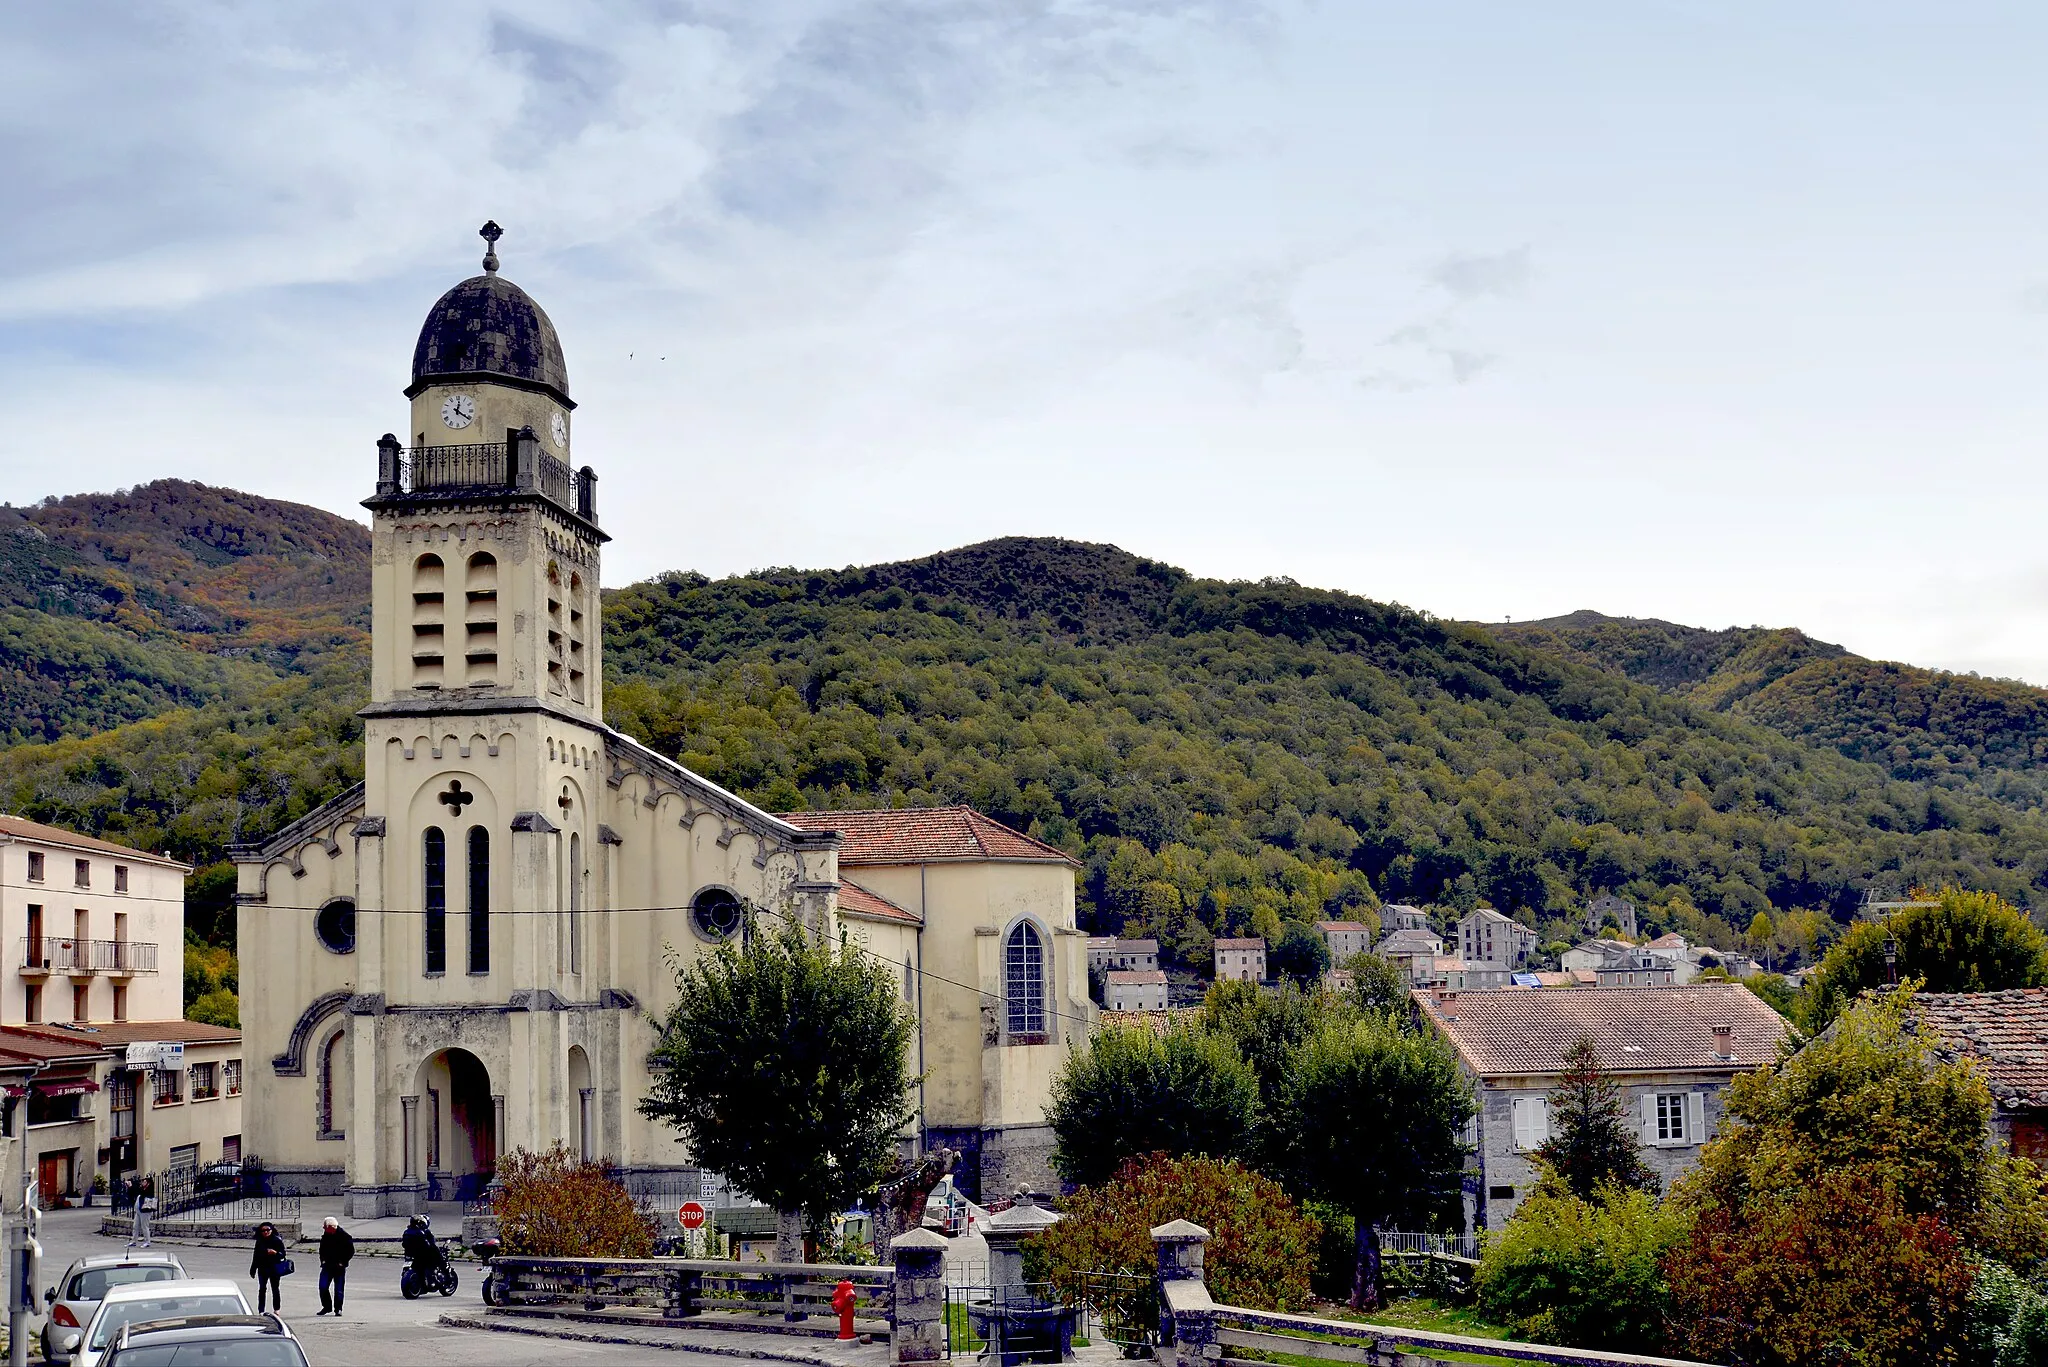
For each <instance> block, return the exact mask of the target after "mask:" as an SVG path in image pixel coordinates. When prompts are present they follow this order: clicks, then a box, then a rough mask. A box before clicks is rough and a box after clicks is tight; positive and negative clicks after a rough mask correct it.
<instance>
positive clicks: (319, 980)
mask: <svg viewBox="0 0 2048 1367" xmlns="http://www.w3.org/2000/svg"><path fill="white" fill-rule="evenodd" d="M484 235H485V237H486V238H487V240H489V241H490V243H491V244H492V245H491V249H490V250H489V252H488V253H487V254H486V256H485V258H484V273H483V274H482V275H478V276H474V277H472V278H470V279H468V280H465V281H462V282H461V283H459V284H457V285H456V286H455V287H454V288H452V289H450V290H449V291H448V292H447V293H446V294H444V295H443V296H442V297H441V299H440V300H439V301H438V302H436V303H435V305H434V307H433V310H432V312H431V313H430V314H429V315H428V317H427V320H426V322H425V324H424V325H423V327H422V328H421V331H420V336H419V341H418V345H417V346H416V348H415V350H414V355H413V366H412V382H411V383H410V384H409V385H408V386H407V388H406V390H405V394H406V397H407V398H408V400H409V401H410V405H411V407H410V415H409V416H410V421H409V422H408V424H407V431H408V433H409V435H410V440H408V441H401V440H400V439H399V438H398V437H396V436H394V435H389V434H387V435H386V436H385V437H384V438H383V440H382V441H381V442H379V443H378V448H377V470H376V486H375V492H374V493H373V495H372V496H371V497H370V498H368V499H366V500H365V504H364V506H365V507H367V508H368V509H369V510H370V512H371V517H372V544H373V561H372V581H371V592H372V597H373V603H372V635H373V649H372V664H371V680H370V684H371V690H370V692H371V698H370V703H369V705H368V706H367V707H366V708H364V710H363V714H362V715H363V719H364V730H365V737H364V747H365V752H364V781H363V782H362V783H361V784H360V785H358V786H357V787H356V788H354V789H352V790H351V791H349V792H346V793H343V794H342V795H341V796H339V797H338V798H336V799H334V800H333V801H331V802H329V803H327V804H326V805H325V806H323V807H320V808H318V809H316V810H314V811H312V812H310V813H308V814H307V815H306V816H305V817H303V818H301V819H300V820H299V821H297V822H295V823H293V824H292V825H291V826H290V827H288V828H286V829H284V830H282V831H280V832H278V833H277V834H275V835H274V836H272V837H271V838H270V839H268V840H266V841H264V842H262V843H261V844H257V845H250V846H245V847H242V848H239V849H237V850H236V851H234V858H235V861H236V864H237V866H238V900H239V903H240V908H239V935H240V953H241V958H242V962H243V964H244V969H243V1005H242V1018H243V1029H244V1032H245V1036H246V1039H247V1049H248V1054H249V1058H248V1066H247V1073H248V1077H247V1082H246V1087H247V1094H246V1106H245V1110H246V1115H247V1119H246V1123H245V1126H244V1152H246V1153H248V1154H251V1155H254V1156H257V1157H260V1158H261V1159H262V1161H263V1163H264V1165H265V1166H266V1168H267V1169H268V1170H269V1171H270V1172H271V1173H273V1174H275V1175H276V1177H277V1179H279V1180H280V1181H283V1182H290V1183H292V1184H294V1185H296V1186H297V1187H298V1189H299V1190H301V1191H304V1192H309V1193H311V1192H319V1191H327V1192H334V1191H339V1192H342V1193H343V1194H344V1196H345V1202H344V1206H345V1209H346V1210H347V1211H348V1213H349V1214H351V1215H352V1216H371V1215H385V1214H405V1213H409V1212H411V1211H413V1210H415V1209H417V1208H418V1206H419V1204H420V1203H421V1202H423V1201H426V1200H445V1199H456V1198H460V1197H468V1196H471V1195H473V1194H474V1193H475V1192H477V1191H479V1190H481V1188H482V1187H483V1185H484V1184H485V1183H487V1182H488V1180H489V1177H490V1175H491V1172H492V1170H493V1169H494V1167H495V1165H496V1161H497V1155H498V1154H499V1153H501V1152H505V1151H509V1150H511V1149H514V1148H525V1149H529V1150H542V1149H546V1148H548V1147H550V1146H552V1145H554V1144H556V1143H561V1144H565V1145H567V1146H568V1147H569V1148H570V1149H571V1150H572V1151H573V1152H575V1153H578V1154H581V1155H584V1156H586V1157H589V1158H592V1159H596V1160H601V1161H605V1162H608V1163H612V1164H615V1165H617V1166H619V1167H621V1168H623V1169H625V1170H626V1171H627V1172H628V1174H629V1175H630V1174H633V1173H653V1172H666V1171H678V1170H687V1169H689V1168H690V1167H691V1163H690V1156H689V1154H688V1153H687V1152H686V1151H685V1150H684V1149H683V1146H682V1145H681V1144H680V1142H679V1141H678V1140H677V1138H676V1136H675V1134H674V1132H673V1131H670V1130H668V1129H667V1128H666V1127H663V1126H660V1125H657V1124H655V1123H653V1122H650V1121H648V1120H646V1119H645V1118H644V1117H642V1116H641V1115H640V1114H639V1112H638V1110H637V1103H638V1101H639V1099H640V1098H641V1097H642V1096H643V1095H645V1093H646V1091H647V1086H648V1077H647V1061H648V1056H649V1053H650V1051H651V1049H652V1048H653V1046H654V1044H655V1041H656V1033H657V1030H658V1022H659V1020H660V1019H661V1017H662V1016H663V1015H664V1014H665V1013H666V1011H667V1009H668V1007H669V1005H670V1003H671V1002H672V1001H673V999H674V995H675V970H676V967H677V966H678V965H687V964H688V963H690V962H691V961H692V960H693V959H694V958H695V956H697V955H699V954H701V953H704V952H707V951H708V950H709V949H710V948H711V947H712V946H715V945H717V944H719V943H720V942H722V941H724V940H726V939H728V938H730V937H731V936H734V935H737V934H743V933H745V926H746V924H747V914H746V912H747V909H748V908H749V907H751V908H754V909H756V910H757V911H758V912H759V913H760V915H761V916H762V917H764V918H783V919H789V920H794V921H796V922H798V923H801V924H802V925H804V926H805V927H807V928H808V929H810V930H811V931H812V932H813V933H817V934H822V935H833V936H843V937H844V938H846V939H847V940H848V941H850V942H853V943H857V944H859V945H861V946H862V947H863V948H864V950H865V951H866V952H867V953H869V954H871V955H872V956H874V957H875V958H877V959H878V960H879V961H881V962H882V963H884V964H886V965H888V966H889V967H890V969H891V972H892V978H893V977H894V975H895V974H896V973H897V972H898V971H900V975H901V981H902V989H903V993H904V997H905V1000H906V1002H907V1004H908V1005H909V1008H910V1009H911V1011H912V1012H913V1013H914V1014H915V1016H916V1019H917V1035H916V1041H917V1043H916V1046H915V1048H916V1051H917V1055H916V1057H915V1058H914V1059H913V1061H912V1062H913V1070H914V1071H915V1072H916V1073H917V1074H919V1075H920V1077H921V1079H922V1080H921V1082H920V1083H919V1084H918V1094H917V1097H916V1101H917V1106H918V1114H919V1120H918V1133H917V1134H915V1135H913V1136H908V1137H907V1139H908V1140H909V1142H910V1143H911V1144H912V1145H913V1146H915V1145H917V1144H921V1143H929V1144H945V1145H947V1146H949V1147H954V1148H958V1149H960V1150H962V1151H963V1153H964V1154H965V1156H966V1159H965V1163H964V1165H963V1170H962V1173H961V1179H962V1180H961V1185H962V1186H963V1187H965V1188H967V1189H968V1190H970V1191H971V1192H972V1191H977V1190H980V1191H987V1192H989V1193H992V1194H993V1193H997V1192H1007V1191H1009V1190H1012V1189H1014V1188H1016V1187H1018V1186H1029V1187H1032V1188H1034V1189H1044V1188H1046V1187H1047V1186H1048V1185H1049V1184H1050V1183H1051V1181H1052V1178H1051V1173H1050V1169H1049V1167H1048V1165H1047V1159H1048V1157H1049V1155H1050V1148H1051V1138H1050V1135H1049V1133H1048V1132H1047V1129H1046V1127H1045V1124H1044V1108H1045V1103H1046V1098H1047V1093H1048V1089H1049V1086H1050V1082H1051V1078H1052V1075H1053V1073H1054V1071H1055V1070H1056V1069H1057V1067H1058V1065H1059V1062H1060V1060H1061V1058H1062V1057H1063V1056H1064V1055H1065V1052H1066V1049H1067V1046H1068V1044H1069V1042H1071V1041H1073V1040H1076V1039H1078V1038H1081V1037H1083V1036H1085V1034H1086V1032H1087V1030H1088V1029H1089V1028H1090V1025H1091V1022H1092V1021H1093V1020H1094V1018H1095V1008H1094V1006H1093V1005H1092V1004H1091V1002H1090V1001H1089V994H1088V979H1087V967H1086V958H1085V939H1084V938H1083V937H1082V935H1081V934H1080V932H1079V931H1078V930H1077V929H1076V928H1075V920H1074V865H1073V861H1072V860H1070V859H1069V858H1068V857H1067V856H1066V855H1065V854H1064V853H1062V852H1061V851H1059V850H1057V849H1055V848H1053V847H1051V846H1048V845H1045V844H1042V843H1040V842H1038V841H1036V840H1033V839H1031V838H1030V837H1028V836H1025V835H1023V834H1021V833H1019V832H1016V831H1013V830H1009V829H1008V828H1006V827H1003V826H1001V825H1000V824H999V823H997V822H994V821H992V820H990V819H989V818H987V817H985V816H982V815H981V814H980V813H977V812H973V811H971V810H969V809H966V808H943V809H931V810H917V811H880V812H810V813H798V814H793V815H788V816H778V815H775V814H772V813H769V812H766V811H763V810H761V809H759V808H757V807H755V806H753V805H752V804H750V803H748V802H746V801H744V800H742V799H741V798H739V797H737V796H735V795H734V794H732V793H730V792H727V791H725V790H724V789H722V788H720V787H719V786H717V785H716V784H714V783H711V782H710V781H708V780H706V779H704V778H702V777H701V776H699V775H697V774H694V773H692V772H690V771H689V770H688V769H685V768H683V767H682V766H681V765H679V764H676V763H675V762H674V761H672V760H669V759H667V758H666V757H664V756H662V755H659V754H656V753H654V752H653V751H651V750H649V749H647V748H646V747H645V746H642V745H640V744H638V743H636V742H635V741H633V740H632V739H631V738H629V737H627V736H624V735H622V734H620V733H619V732H617V731H614V730H613V729H611V728H610V727H609V726H607V725H606V724H605V722H604V707H603V704H604V670H603V633H602V630H601V618H602V611H601V604H600V601H599V596H598V586H599V582H600V578H599V570H600V557H601V553H602V549H603V546H604V544H605V542H606V540H607V539H608V538H607V537H606V535H605V533H604V531H603V529H602V526H601V524H600V521H599V517H598V510H597V475H596V473H595V472H594V470H593V469H592V468H591V467H590V466H589V465H582V466H578V465H576V464H575V463H574V460H573V458H572V455H571V451H572V445H571V438H572V429H571V421H570V420H571V416H572V414H573V412H574V409H575V405H574V403H573V402H572V401H571V400H570V397H569V383H568V373H567V369H566V366H565V365H564V362H563V356H562V348H561V344H560V341H559V339H558V338H557V337H556V334H555V330H554V327H553V325H552V324H551V323H550V322H549V320H548V318H547V315H546V314H545V313H543V312H542V311H541V309H540V307H539V306H538V305H537V304H535V303H534V301H533V300H532V299H531V298H530V297H528V296H527V295H526V293H525V292H524V291H522V290H520V289H519V288H518V287H517V286H516V285H513V284H512V283H511V282H509V281H507V280H506V279H504V277H503V276H501V275H500V274H499V273H498V260H497V254H496V249H495V244H496V240H497V229H496V228H495V226H493V225H487V227H486V230H485V234H484Z"/></svg>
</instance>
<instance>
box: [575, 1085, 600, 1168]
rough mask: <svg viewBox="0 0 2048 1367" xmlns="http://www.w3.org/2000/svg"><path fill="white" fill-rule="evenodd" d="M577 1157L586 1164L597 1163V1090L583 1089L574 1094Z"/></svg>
mask: <svg viewBox="0 0 2048 1367" xmlns="http://www.w3.org/2000/svg"><path fill="white" fill-rule="evenodd" d="M576 1149H577V1155H576V1156H577V1157H579V1158H581V1159H582V1160H583V1161H584V1162H586V1163H594V1162H596V1161H597V1152H596V1150H597V1088H595V1087H584V1088H581V1089H579V1090H578V1091H577V1093H576Z"/></svg>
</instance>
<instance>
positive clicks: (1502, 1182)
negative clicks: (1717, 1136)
mask: <svg viewBox="0 0 2048 1367" xmlns="http://www.w3.org/2000/svg"><path fill="white" fill-rule="evenodd" d="M1413 1000H1414V1002H1415V1004H1416V1008H1417V1011H1418V1013H1419V1014H1420V1016H1421V1018H1422V1019H1423V1020H1424V1021H1426V1022H1427V1023H1428V1024H1429V1025H1430V1026H1431V1028H1433V1029H1435V1030H1438V1031H1440V1032H1441V1033H1442V1034H1443V1036H1444V1038H1445V1039H1447V1040H1449V1041H1450V1044H1451V1047H1452V1048H1453V1049H1455V1050H1456V1051H1457V1055H1458V1061H1459V1063H1460V1064H1461V1065H1462V1067H1463V1070H1464V1072H1465V1073H1466V1075H1467V1076H1468V1077H1469V1078H1470V1079H1471V1080H1472V1083H1473V1086H1474V1089H1475V1091H1476V1093H1477V1100H1478V1102H1479V1114H1478V1116H1477V1117H1476V1118H1475V1120H1474V1121H1473V1124H1472V1128H1471V1130H1470V1131H1469V1136H1468V1142H1469V1143H1470V1144H1471V1146H1472V1156H1471V1159H1470V1162H1469V1166H1468V1167H1467V1170H1466V1178H1465V1213H1466V1222H1467V1228H1468V1229H1473V1230H1478V1229H1499V1228H1500V1227H1501V1226H1502V1225H1503V1224H1505V1223H1506V1222H1507V1220H1508V1217H1509V1216H1511V1215H1513V1214H1514V1212H1515V1208H1516V1207H1517V1206H1518V1205H1520V1204H1521V1201H1522V1199H1523V1198H1524V1197H1525V1196H1526V1195H1528V1192H1529V1189H1530V1188H1531V1187H1532V1186H1533V1185H1534V1184H1535V1181H1536V1176H1537V1173H1536V1167H1535V1164H1534V1163H1533V1161H1532V1160H1531V1157H1530V1155H1531V1154H1532V1153H1533V1152H1534V1151H1535V1150H1536V1149H1537V1148H1538V1147H1540V1146H1541V1145H1542V1143H1543V1142H1544V1140H1546V1139H1548V1138H1549V1137H1550V1094H1551V1093H1552V1092H1553V1091H1555V1090H1556V1089H1557V1085H1558V1081H1559V1079H1560V1077H1561V1076H1562V1075H1563V1073H1564V1071H1565V1066H1566V1064H1565V1056H1566V1054H1567V1053H1568V1052H1569V1051H1570V1049H1571V1047H1572V1046H1573V1045H1574V1044H1576V1043H1577V1042H1578V1041H1580V1040H1582V1039H1589V1040H1591V1041H1592V1042H1593V1047H1594V1050H1595V1051H1596V1053H1597V1056H1598V1058H1599V1060H1600V1066H1601V1068H1603V1069H1604V1070H1606V1071H1607V1072H1608V1073H1609V1074H1610V1075H1611V1076H1612V1077H1613V1078H1614V1080H1615V1081H1616V1082H1617V1083H1618V1084H1619V1085H1620V1087H1621V1090H1622V1095H1623V1097H1624V1099H1625V1101H1626V1104H1627V1107H1628V1114H1629V1115H1630V1116H1631V1117H1632V1118H1633V1119H1634V1120H1635V1122H1636V1124H1637V1125H1638V1126H1639V1127H1640V1129H1639V1133H1640V1135H1641V1137H1642V1142H1643V1152H1644V1157H1645V1159H1646V1160H1647V1161H1648V1163H1649V1165H1650V1167H1651V1168H1652V1170H1654V1171H1655V1172H1656V1173H1657V1175H1658V1177H1659V1178H1660V1179H1661V1180H1662V1181H1663V1182H1664V1183H1665V1184H1666V1185H1667V1186H1668V1185H1669V1184H1670V1182H1671V1180H1672V1179H1673V1178H1676V1177H1678V1176H1679V1175H1680V1174H1682V1173H1684V1172H1685V1171H1686V1170H1687V1169H1688V1168H1690V1167H1691V1166H1692V1165H1693V1164H1694V1163H1695V1162H1697V1161H1698V1158H1699V1150H1700V1146H1701V1145H1702V1144H1704V1143H1706V1142H1707V1140H1708V1139H1710V1138H1712V1137H1713V1134H1714V1131H1715V1128H1716V1127H1717V1126H1718V1125H1719V1124H1720V1122H1721V1114H1722V1098H1723V1094H1724V1093H1725V1092H1726V1091H1727V1088H1728V1083H1729V1081H1730V1080H1731V1079H1732V1078H1733V1077H1734V1076H1735V1075H1736V1074H1737V1073H1739V1072H1747V1071H1749V1070H1750V1069H1753V1068H1755V1067H1757V1066H1758V1065H1760V1064H1763V1063H1767V1062H1769V1061H1771V1060H1772V1059H1774V1058H1776V1057H1777V1051H1778V1042H1779V1040H1781V1039H1782V1038H1783V1037H1784V1035H1785V1031H1786V1028H1787V1027H1786V1024H1785V1021H1784V1018H1783V1017H1781V1016H1779V1015H1778V1013H1777V1012H1775V1011H1773V1010H1771V1008H1770V1007H1768V1006H1766V1005H1765V1004H1764V1003H1763V1002H1762V1001H1761V1000H1759V999H1758V998H1757V996H1756V995H1755V994H1754V993H1752V992H1750V991H1749V989H1748V988H1746V987H1742V986H1740V985H1738V984H1735V983H1695V984H1693V985H1691V986H1689V987H1658V988H1643V987H1637V988H1610V987H1582V988H1575V989H1568V990H1565V991H1543V990H1531V989H1528V988H1508V989H1505V990H1502V991H1492V992H1441V993H1437V992H1421V991H1418V992H1416V993H1414V994H1413Z"/></svg>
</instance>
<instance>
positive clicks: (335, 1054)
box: [319, 1030, 348, 1139]
mask: <svg viewBox="0 0 2048 1367" xmlns="http://www.w3.org/2000/svg"><path fill="white" fill-rule="evenodd" d="M347 1042H348V1032H347V1031H345V1030H337V1031H335V1032H334V1033H333V1034H331V1035H329V1036H328V1037H327V1043H326V1044H324V1045H323V1046H321V1049H320V1117H319V1119H320V1137H321V1138H322V1139H340V1138H342V1137H343V1136H344V1135H345V1134H346V1131H345V1130H344V1129H343V1128H342V1125H341V1119H342V1111H343V1107H342V1105H341V1101H340V1099H341V1096H342V1089H343V1088H344V1087H346V1086H347V1085H348V1077H347V1072H348V1060H347V1058H346V1057H345V1056H344V1050H345V1048H346V1045H347Z"/></svg>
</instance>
